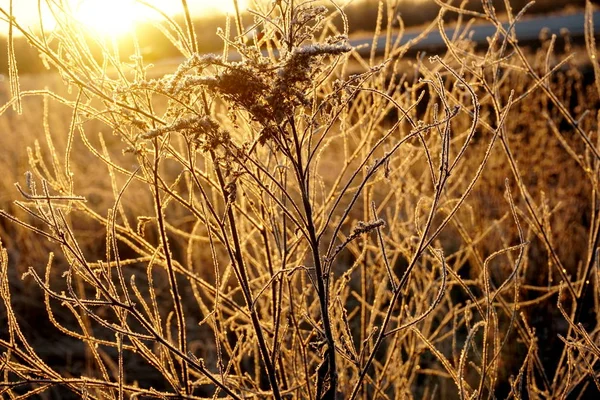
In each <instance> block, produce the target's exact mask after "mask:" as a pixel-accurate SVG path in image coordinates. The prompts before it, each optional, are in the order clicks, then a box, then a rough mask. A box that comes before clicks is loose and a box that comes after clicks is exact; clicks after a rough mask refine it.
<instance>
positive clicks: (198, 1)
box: [71, 0, 247, 36]
mask: <svg viewBox="0 0 600 400" xmlns="http://www.w3.org/2000/svg"><path fill="white" fill-rule="evenodd" d="M144 3H145V2H143V1H138V0H72V6H71V8H72V11H73V14H74V16H75V18H76V19H77V20H79V21H80V22H82V23H83V24H84V25H86V26H87V27H88V28H90V29H91V30H92V31H94V32H96V33H97V34H100V35H108V36H119V35H122V34H125V33H127V32H131V31H132V30H133V28H134V27H135V25H136V24H137V23H140V22H144V21H149V20H152V19H158V18H160V14H159V13H158V12H157V11H156V10H153V9H152V8H151V7H149V6H148V5H146V4H144ZM147 4H150V5H152V6H154V7H157V8H158V9H159V10H161V11H162V12H164V13H165V14H167V15H171V16H172V15H176V14H179V13H181V12H182V6H181V2H179V1H169V0H154V1H147ZM238 5H239V7H240V10H244V9H245V8H246V7H247V1H246V0H238ZM188 6H189V9H190V13H191V14H192V15H194V16H199V15H202V14H210V13H223V14H226V13H233V12H234V11H235V9H234V3H233V0H224V1H213V0H190V1H188Z"/></svg>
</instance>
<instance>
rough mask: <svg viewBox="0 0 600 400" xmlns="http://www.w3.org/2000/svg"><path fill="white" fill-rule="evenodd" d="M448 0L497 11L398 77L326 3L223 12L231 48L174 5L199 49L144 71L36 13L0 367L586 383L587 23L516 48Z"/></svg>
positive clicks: (73, 385)
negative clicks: (40, 62) (203, 38)
mask: <svg viewBox="0 0 600 400" xmlns="http://www.w3.org/2000/svg"><path fill="white" fill-rule="evenodd" d="M183 3H184V4H185V2H183ZM439 3H440V4H441V5H442V6H443V7H442V13H441V14H444V13H454V14H456V15H457V16H459V23H460V24H465V23H467V22H466V20H467V19H469V18H476V19H486V20H487V21H489V22H492V23H494V24H495V25H496V26H497V27H498V35H497V36H496V37H494V38H493V39H492V40H491V42H490V44H489V48H488V50H487V52H485V53H476V52H475V50H474V48H473V44H472V43H470V42H468V41H467V40H455V41H450V40H448V42H447V47H448V51H447V52H446V54H445V55H443V56H440V57H435V58H432V59H430V60H422V59H421V60H417V61H414V62H413V64H412V67H413V71H412V72H416V74H415V73H411V75H410V78H409V75H408V74H406V73H405V72H406V71H403V70H400V69H399V68H400V66H405V65H406V63H401V62H400V58H401V55H402V54H404V52H405V50H406V49H405V48H400V47H397V46H396V45H394V44H393V43H389V47H388V48H386V49H385V56H384V61H383V62H381V63H380V62H379V61H377V60H376V59H375V55H374V54H373V56H372V57H371V58H370V59H362V58H360V56H359V55H358V54H356V53H355V51H354V50H353V49H352V48H350V47H349V46H348V44H347V30H346V31H343V32H339V31H338V30H337V28H335V27H336V26H340V25H341V26H345V21H346V19H345V17H344V14H343V13H342V12H341V10H340V9H338V8H337V6H336V5H335V4H334V3H333V2H332V3H331V4H330V7H329V9H327V8H323V7H314V6H312V5H311V4H304V5H300V6H298V5H295V3H293V2H290V1H286V0H282V1H278V2H275V3H273V4H271V5H269V6H265V7H266V8H264V9H260V10H258V11H257V14H256V16H257V17H256V18H257V19H256V20H257V24H260V25H262V26H263V31H264V32H265V36H264V37H263V38H262V39H261V41H260V42H259V43H254V45H256V46H257V47H258V48H260V49H264V50H267V51H268V55H262V54H261V53H260V52H259V51H257V47H255V46H250V45H245V44H242V43H241V41H240V40H238V38H239V37H240V36H241V35H238V33H240V32H244V31H245V29H246V28H250V27H244V26H242V21H241V18H233V20H232V21H230V22H231V27H230V26H229V24H228V25H227V28H226V29H225V31H224V32H223V35H222V36H223V38H224V40H225V51H224V53H223V54H228V50H229V49H236V50H237V51H238V52H239V53H240V54H241V56H242V60H243V61H241V62H229V61H227V60H226V59H223V58H221V57H216V56H202V55H199V54H198V53H197V52H196V48H197V47H196V43H197V38H196V37H194V35H193V33H192V32H194V30H193V27H191V26H189V21H188V26H179V25H177V24H176V23H175V22H174V21H166V22H165V26H166V27H167V29H168V31H169V32H171V34H172V35H171V39H172V41H173V45H175V46H177V47H178V48H179V49H180V51H181V53H182V55H183V56H184V57H185V58H186V59H187V61H186V62H184V63H183V64H182V65H180V66H179V67H178V68H177V69H176V70H174V71H172V73H171V74H167V75H164V76H162V77H155V76H153V77H154V79H150V78H149V75H148V74H150V73H151V72H149V69H148V68H146V65H145V64H144V60H143V57H141V56H140V55H139V54H134V56H133V57H131V58H129V57H125V56H124V55H119V54H118V53H116V52H115V51H113V50H114V49H113V48H112V47H111V43H105V42H103V41H101V40H98V41H97V42H90V41H93V40H94V39H92V38H91V37H90V36H89V35H83V34H82V30H84V29H85V28H84V27H82V26H80V25H77V24H75V23H74V21H71V20H70V19H68V18H65V19H64V20H62V21H61V24H62V25H61V30H60V31H59V32H58V33H57V34H56V35H55V36H54V37H53V38H52V40H48V38H44V37H41V36H33V35H30V36H29V37H28V39H29V40H30V42H31V43H32V45H33V46H35V47H36V48H37V49H38V51H39V52H40V54H41V55H42V56H43V57H44V59H45V60H46V61H47V62H48V64H49V69H50V70H51V71H52V72H51V73H49V74H48V75H47V76H46V77H45V78H43V79H42V78H40V77H39V76H29V77H27V78H23V79H21V80H19V79H18V73H17V67H18V66H17V65H12V71H11V79H10V80H9V82H7V85H8V87H7V88H6V91H8V90H11V95H10V97H9V96H8V95H7V97H6V98H7V101H8V102H7V104H6V106H5V107H4V108H3V109H2V111H3V115H2V119H1V122H0V123H1V124H3V131H4V132H10V133H11V135H7V134H5V135H3V137H2V139H1V140H2V142H0V144H1V145H2V146H3V147H4V148H5V151H4V152H3V154H4V156H3V158H2V161H1V162H2V163H3V165H1V167H2V168H3V170H6V171H10V173H6V174H5V177H4V178H3V179H2V180H0V184H1V185H2V193H3V194H2V198H1V200H2V204H3V207H4V210H3V211H1V212H0V213H1V215H2V216H3V219H2V220H1V221H0V234H1V235H2V244H3V248H2V253H1V259H0V267H1V268H2V270H1V271H0V277H1V279H2V280H1V284H0V299H2V301H1V302H0V304H2V306H1V308H0V310H1V311H0V313H1V314H0V323H1V324H2V325H0V326H2V328H1V329H0V349H1V350H0V374H1V375H2V379H1V381H0V393H2V394H3V395H5V396H8V397H9V398H22V397H28V396H40V397H42V398H67V397H69V396H71V397H73V398H81V397H86V398H98V399H100V398H119V399H121V398H125V397H131V398H205V397H211V398H219V397H229V398H234V399H241V398H276V399H282V398H299V399H311V400H312V399H335V398H338V399H342V398H343V399H358V398H360V399H372V398H373V399H375V398H378V399H395V398H412V397H416V398H443V399H447V398H460V399H465V398H478V399H479V398H483V397H487V398H493V397H501V398H566V397H570V396H578V395H580V396H586V395H593V393H596V392H597V391H598V390H600V384H599V382H598V376H597V375H598V372H597V370H598V363H597V361H598V358H599V357H600V349H599V344H598V322H597V317H596V312H597V310H598V307H599V306H598V294H599V293H600V286H599V282H598V274H597V270H598V265H597V264H598V262H599V261H598V258H597V249H598V247H599V245H600V243H599V240H600V206H599V199H598V188H599V186H598V176H599V175H598V172H599V170H600V162H599V161H600V160H599V159H600V146H599V145H598V143H599V141H600V132H599V123H598V122H599V119H600V114H599V113H598V103H599V94H600V76H598V75H597V73H598V71H600V67H599V66H598V62H597V57H596V48H595V43H594V34H593V28H592V27H591V26H589V27H588V28H589V29H588V35H587V41H588V43H587V44H588V49H587V50H588V56H589V58H590V63H591V65H592V66H593V68H594V72H593V74H587V75H584V74H582V72H581V71H580V69H579V68H578V66H577V65H575V64H574V63H573V62H571V61H570V59H569V58H568V56H562V55H560V56H559V54H563V53H566V54H567V55H568V54H569V53H570V52H571V51H572V50H571V49H570V48H569V47H568V44H567V48H566V49H564V50H565V51H564V52H563V51H557V50H556V49H555V48H554V47H555V46H554V41H553V39H549V40H548V41H546V42H544V43H543V45H542V46H541V47H540V48H539V49H537V52H536V53H535V54H527V52H526V50H525V49H522V48H521V47H520V46H519V44H518V41H517V38H514V37H513V36H512V35H510V34H508V35H504V32H503V31H502V29H503V28H502V25H501V23H500V21H498V19H496V14H495V12H494V10H493V9H492V8H490V7H489V5H488V2H486V1H484V2H483V3H482V4H483V8H482V9H483V12H481V13H474V12H466V11H465V10H464V9H460V8H455V7H453V6H451V5H450V4H446V3H443V2H439ZM394 7H395V4H394V3H393V2H390V3H385V2H383V3H381V7H380V16H381V18H379V24H380V27H381V28H387V32H391V31H392V25H394V21H393V20H392V19H384V18H383V15H384V13H383V11H384V10H385V9H386V8H387V14H386V15H391V14H392V13H391V10H392V9H393V8H394ZM58 11H60V10H58ZM588 12H591V5H588ZM442 16H443V15H440V19H439V20H440V21H441V20H442V19H441V17H442ZM520 17H521V16H520V15H516V16H511V18H520ZM461 18H462V19H461ZM340 21H341V24H340ZM13 29H19V26H18V21H17V22H16V23H15V26H14V28H13ZM379 33H380V30H377V31H376V32H375V35H379ZM505 37H506V39H505ZM90 47H94V48H102V49H103V57H102V59H97V58H94V57H92V56H90V53H89V52H88V50H89V49H90ZM274 50H277V51H276V52H275V51H274ZM121 56H123V58H120V57H121ZM350 63H358V65H360V68H361V69H362V70H361V71H362V72H361V73H359V74H356V75H351V76H348V74H347V73H346V71H347V70H348V69H349V68H350ZM352 68H353V69H355V68H356V66H355V65H353V66H352ZM590 76H592V77H593V78H591V79H590V78H589V77H590ZM40 82H44V83H43V84H44V85H46V86H47V89H45V90H40V86H41V85H40ZM19 112H20V113H21V114H22V115H18V114H19ZM34 140H35V141H34ZM28 146H29V147H28ZM26 155H27V156H28V165H23V163H22V160H24V159H25V156H26ZM11 157H12V158H11ZM23 173H25V176H24V177H23ZM14 180H17V181H18V184H17V189H18V191H19V192H20V194H19V195H20V196H22V199H21V200H17V201H15V202H14V203H9V199H10V200H13V199H14V198H15V197H16V196H17V194H18V192H17V191H15V190H14V189H13V188H14V187H13V186H12V184H13V182H14ZM21 275H23V276H21Z"/></svg>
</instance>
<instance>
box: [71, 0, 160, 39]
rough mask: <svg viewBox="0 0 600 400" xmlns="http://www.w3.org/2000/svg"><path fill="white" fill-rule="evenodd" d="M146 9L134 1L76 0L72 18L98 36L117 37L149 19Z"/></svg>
mask: <svg viewBox="0 0 600 400" xmlns="http://www.w3.org/2000/svg"><path fill="white" fill-rule="evenodd" d="M149 11H150V10H149V9H148V8H147V7H144V6H142V5H140V4H139V3H136V2H135V1H134V0H78V1H75V2H74V4H73V5H72V12H73V16H74V17H75V18H76V19H77V20H78V21H79V22H81V23H82V24H84V25H85V26H86V27H88V28H89V29H91V30H92V31H94V32H95V33H97V34H100V35H109V36H119V35H122V34H125V33H127V32H130V31H131V30H132V29H133V28H134V26H135V24H136V23H138V22H142V21H144V20H147V19H149V18H151V16H150V15H149V14H150V12H149Z"/></svg>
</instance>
